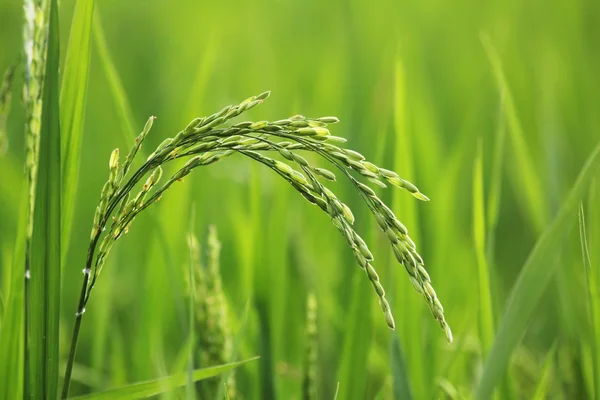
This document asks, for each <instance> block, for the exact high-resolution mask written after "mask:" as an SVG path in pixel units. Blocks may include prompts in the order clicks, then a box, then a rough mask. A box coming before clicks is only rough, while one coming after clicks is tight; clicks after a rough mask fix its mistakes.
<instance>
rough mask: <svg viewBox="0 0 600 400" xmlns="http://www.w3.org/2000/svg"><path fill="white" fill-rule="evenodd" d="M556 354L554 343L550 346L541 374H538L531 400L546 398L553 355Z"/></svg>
mask: <svg viewBox="0 0 600 400" xmlns="http://www.w3.org/2000/svg"><path fill="white" fill-rule="evenodd" d="M555 353H556V343H554V344H553V345H552V348H550V351H549V352H548V355H547V356H546V361H544V366H543V368H542V372H541V373H540V378H539V380H538V383H537V386H536V389H535V393H534V395H533V397H532V398H531V399H532V400H544V399H546V398H547V393H548V384H549V380H550V376H551V374H550V373H551V371H552V365H553V361H554V354H555Z"/></svg>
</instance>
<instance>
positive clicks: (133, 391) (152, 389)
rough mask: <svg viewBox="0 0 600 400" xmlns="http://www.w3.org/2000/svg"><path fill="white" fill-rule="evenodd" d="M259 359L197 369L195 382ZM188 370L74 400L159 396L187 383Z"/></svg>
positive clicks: (194, 376)
mask: <svg viewBox="0 0 600 400" xmlns="http://www.w3.org/2000/svg"><path fill="white" fill-rule="evenodd" d="M256 359H258V357H254V358H249V359H247V360H244V361H239V362H235V363H230V364H224V365H219V366H216V367H210V368H202V369H197V370H195V371H194V372H193V379H194V382H197V381H200V380H203V379H207V378H212V377H213V376H217V375H219V374H222V373H224V372H227V371H229V370H232V369H234V368H237V367H239V366H240V365H243V364H245V363H247V362H250V361H253V360H256ZM187 374H188V373H187V372H181V373H179V374H175V375H171V376H169V377H166V378H158V379H153V380H150V381H146V382H139V383H134V384H132V385H128V386H123V387H120V388H116V389H110V390H107V391H104V392H100V393H93V394H89V395H85V396H80V397H75V398H74V400H83V399H86V400H102V399H110V400H119V399H123V400H126V399H127V400H131V399H144V398H147V397H151V396H157V395H159V394H161V393H164V392H165V391H167V390H172V389H175V388H178V387H181V386H183V385H185V384H186V381H187Z"/></svg>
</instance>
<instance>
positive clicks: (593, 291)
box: [579, 185, 600, 399]
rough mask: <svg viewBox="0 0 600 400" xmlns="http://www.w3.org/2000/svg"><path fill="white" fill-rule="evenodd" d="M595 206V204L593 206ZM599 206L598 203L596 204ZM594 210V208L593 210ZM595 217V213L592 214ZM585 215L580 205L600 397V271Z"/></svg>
mask: <svg viewBox="0 0 600 400" xmlns="http://www.w3.org/2000/svg"><path fill="white" fill-rule="evenodd" d="M595 191H596V188H595V185H593V186H592V189H591V190H590V200H591V201H590V202H589V203H590V205H592V204H595V203H594V202H593V201H594V197H595V194H596V193H595ZM592 207H593V206H592ZM596 207H597V205H596ZM593 211H594V210H592V212H593ZM592 217H593V215H592ZM585 220H586V218H585V215H584V211H583V205H580V207H579V239H580V241H581V253H582V256H583V267H584V270H585V277H586V283H587V295H588V303H589V304H588V306H589V313H590V324H591V331H592V338H591V343H590V347H591V350H592V351H591V353H592V371H593V373H592V376H593V383H594V396H593V397H594V398H596V399H600V350H599V347H600V338H599V337H598V335H600V297H599V296H598V279H597V276H598V272H597V271H596V270H595V269H594V267H593V265H592V258H591V256H590V251H589V246H588V236H587V233H586V226H585V225H586V223H585ZM591 221H592V224H594V223H596V224H597V223H598V220H595V219H591Z"/></svg>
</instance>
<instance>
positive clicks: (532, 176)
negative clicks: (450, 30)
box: [481, 35, 548, 231]
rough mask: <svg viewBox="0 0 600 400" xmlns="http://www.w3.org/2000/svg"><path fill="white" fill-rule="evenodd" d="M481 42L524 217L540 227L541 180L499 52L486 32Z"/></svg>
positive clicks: (543, 205)
mask: <svg viewBox="0 0 600 400" xmlns="http://www.w3.org/2000/svg"><path fill="white" fill-rule="evenodd" d="M481 43H482V44H483V47H484V49H485V52H486V55H487V57H488V59H489V61H490V64H491V66H492V72H493V73H494V76H495V78H496V81H497V85H498V89H499V90H500V93H501V94H502V98H503V99H504V106H503V108H502V110H503V111H504V117H505V118H506V122H507V125H508V132H509V136H510V139H511V142H512V148H513V154H514V156H515V158H516V159H515V163H514V166H515V167H516V168H515V171H514V173H512V174H511V176H512V177H513V178H514V179H515V180H516V182H515V184H516V185H517V188H518V193H519V196H518V197H519V199H520V200H521V201H523V202H524V206H525V207H526V209H527V212H528V217H530V218H531V222H532V223H533V225H534V226H535V227H536V228H537V230H538V231H541V230H542V229H543V227H544V226H545V223H546V221H547V218H548V209H547V203H546V201H545V199H544V191H543V190H542V186H541V182H542V181H541V180H540V179H539V176H538V174H537V172H536V170H535V167H534V165H533V162H532V160H533V158H532V157H531V154H530V152H529V149H528V148H527V143H526V142H525V135H524V133H523V128H522V126H521V122H520V121H519V117H518V116H517V109H516V106H515V102H514V99H513V96H512V93H511V91H510V88H509V86H508V82H507V80H506V76H505V75H504V70H503V69H502V62H501V60H500V56H499V55H498V53H497V52H496V49H495V48H494V46H493V45H492V42H491V40H490V38H489V37H488V36H487V35H482V36H481Z"/></svg>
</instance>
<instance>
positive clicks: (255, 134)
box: [70, 92, 452, 361]
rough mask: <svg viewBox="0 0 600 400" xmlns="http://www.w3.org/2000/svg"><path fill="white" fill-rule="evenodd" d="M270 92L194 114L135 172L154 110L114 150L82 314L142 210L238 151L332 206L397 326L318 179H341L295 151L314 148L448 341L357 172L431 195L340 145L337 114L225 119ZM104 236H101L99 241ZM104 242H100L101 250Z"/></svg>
mask: <svg viewBox="0 0 600 400" xmlns="http://www.w3.org/2000/svg"><path fill="white" fill-rule="evenodd" d="M268 95H269V93H268V92H265V93H263V94H261V95H258V96H253V97H250V98H248V99H246V100H245V101H243V102H242V103H240V104H238V105H235V106H228V107H225V108H223V109H222V110H221V111H219V112H217V113H215V114H213V115H211V116H209V117H204V118H195V119H194V120H192V121H191V122H190V123H189V124H188V125H187V126H186V127H185V128H184V129H183V130H181V131H180V132H179V133H177V134H176V135H175V136H174V137H173V138H167V139H165V140H164V141H163V142H162V143H161V144H160V145H159V146H158V147H157V148H156V149H155V150H154V152H152V153H151V154H150V156H148V158H147V159H146V160H145V161H144V162H143V164H142V165H141V167H139V168H138V169H137V170H135V172H133V173H131V172H130V169H131V168H130V167H131V165H132V162H133V160H134V158H135V155H136V153H137V150H138V149H139V146H140V145H141V142H142V141H143V139H144V138H145V137H146V135H147V134H148V132H149V130H150V128H151V126H152V123H153V121H154V118H153V117H152V118H150V120H149V121H148V122H147V124H146V126H145V127H144V130H143V131H142V134H140V136H138V139H136V142H135V143H134V145H133V148H132V149H131V150H130V152H129V155H128V156H127V157H126V159H125V162H124V163H123V166H122V167H119V163H118V158H119V157H118V150H115V151H114V152H113V154H112V155H111V159H110V162H109V167H110V168H109V179H108V182H107V183H106V184H105V187H104V188H103V190H102V192H101V197H100V204H99V206H98V208H97V210H96V215H95V217H94V226H93V229H92V236H91V242H90V247H89V251H88V258H87V260H86V268H85V269H84V272H85V273H86V274H89V277H90V278H91V279H90V281H89V282H88V281H87V280H86V279H84V283H83V285H84V287H83V290H82V293H83V296H84V297H83V299H84V301H82V302H81V303H80V304H81V307H80V308H79V309H78V312H77V315H78V316H80V315H81V314H82V313H83V311H84V310H85V304H86V303H87V301H88V300H89V297H90V294H91V291H92V289H93V287H94V284H95V282H96V279H97V278H98V276H99V274H100V272H101V270H102V265H103V263H104V260H105V259H106V257H107V255H108V252H109V250H110V248H111V247H112V245H113V244H114V243H115V242H116V241H117V240H118V239H119V238H120V237H121V236H122V235H123V233H126V232H127V231H128V229H129V227H130V225H131V223H132V222H133V220H134V219H135V217H136V216H137V215H138V214H139V213H140V212H142V211H143V210H144V209H146V208H147V207H148V206H150V205H151V204H153V203H155V202H156V201H158V200H159V199H160V198H161V196H162V195H163V194H164V192H165V191H166V190H167V189H169V188H170V187H171V185H173V184H174V183H175V182H178V181H181V180H182V179H183V178H184V177H185V176H186V175H188V174H189V173H190V172H191V171H192V170H193V169H195V168H197V167H200V166H205V165H209V164H212V163H215V162H217V161H219V160H221V159H223V158H226V157H229V156H231V155H233V154H241V155H243V156H245V157H248V158H251V159H252V160H254V161H258V162H259V163H261V164H263V165H265V166H266V167H268V168H270V169H271V170H273V171H274V172H275V173H277V174H278V175H279V176H280V177H282V178H283V179H285V180H286V181H287V182H288V183H289V184H290V185H291V186H292V187H293V188H294V189H296V190H297V191H298V192H299V193H300V194H301V195H302V196H303V197H304V198H305V199H306V200H308V201H309V202H310V203H312V204H315V205H317V206H319V208H321V210H323V211H324V212H325V213H327V214H328V216H329V217H330V218H331V220H332V223H333V225H334V226H335V227H336V228H337V229H338V231H340V233H341V234H342V235H343V236H344V238H345V239H346V242H347V243H348V245H349V247H350V248H351V250H352V251H353V254H354V256H355V258H356V260H357V262H358V264H359V266H360V267H361V269H363V270H364V271H365V272H366V274H367V276H368V278H369V280H370V281H371V284H372V285H373V288H374V290H375V292H376V294H377V296H378V298H379V304H380V307H381V309H382V312H383V314H384V317H385V321H386V324H387V325H388V326H389V327H390V328H392V329H393V328H394V319H393V316H392V313H391V310H390V306H389V303H388V302H387V300H386V298H385V291H384V289H383V286H382V285H381V282H380V281H379V276H378V274H377V272H376V270H375V268H374V267H373V260H374V257H373V255H372V253H371V251H370V250H369V248H368V246H367V244H366V243H365V241H364V240H363V239H362V238H361V237H360V235H359V234H358V233H357V232H356V231H355V230H354V228H353V227H352V225H353V222H354V216H353V215H352V211H351V210H350V208H349V207H348V206H346V205H345V204H344V203H342V202H341V201H340V200H338V198H337V197H336V195H335V194H334V193H333V192H332V191H331V190H329V189H328V188H327V187H325V186H324V185H323V184H322V183H321V182H320V181H319V179H318V178H321V179H324V180H326V181H335V180H336V175H335V174H334V173H333V172H332V171H330V170H328V169H325V168H321V167H316V166H314V165H312V164H311V163H310V162H309V161H308V160H306V159H305V158H304V157H302V156H300V155H299V154H298V153H297V151H307V152H311V153H315V154H317V155H319V156H320V157H322V158H323V159H325V160H326V161H328V162H329V163H331V164H332V165H333V166H334V167H335V168H336V169H338V170H339V171H341V173H342V174H343V175H344V176H346V177H347V178H348V179H349V180H350V182H351V183H352V185H353V186H354V188H355V189H356V191H357V192H358V194H359V196H360V197H361V198H362V199H363V201H364V202H365V203H366V204H367V206H368V208H369V210H370V211H371V213H372V214H373V216H374V217H375V220H376V221H377V224H378V225H379V227H380V228H381V229H382V230H383V231H384V232H385V234H386V236H387V238H388V240H389V242H390V244H391V246H392V249H393V252H394V255H395V256H396V258H397V260H398V262H399V263H401V264H402V265H403V266H404V267H405V269H406V271H407V272H408V275H409V279H410V280H411V282H412V283H413V284H414V286H415V288H416V290H417V291H418V292H419V293H420V294H422V295H423V297H424V298H425V300H426V301H427V304H428V305H429V307H430V310H431V312H432V314H433V316H434V318H435V319H436V320H437V321H438V322H439V323H440V325H441V327H442V329H443V330H444V332H445V334H446V338H447V339H448V341H452V333H451V331H450V328H449V326H448V324H447V323H446V320H445V318H444V312H443V307H442V305H441V303H440V301H439V299H438V298H437V295H436V292H435V291H434V289H433V287H432V285H431V279H430V277H429V275H428V273H427V271H426V269H425V267H424V263H423V260H422V258H421V256H420V255H419V254H418V252H417V251H416V246H415V243H414V242H413V241H412V240H411V238H410V237H409V235H408V231H407V229H406V227H404V225H403V224H402V223H401V222H400V221H399V220H398V219H397V218H396V216H395V214H394V213H393V211H392V210H391V209H390V208H389V207H388V206H386V205H385V203H384V202H383V201H382V200H381V199H380V198H379V197H378V196H377V194H376V193H375V191H374V190H373V189H371V188H370V187H369V186H367V185H366V184H364V183H362V182H360V181H359V180H358V179H357V178H358V177H361V178H365V179H367V180H368V181H370V182H372V183H374V184H376V185H378V186H381V187H386V184H391V185H392V186H395V187H398V188H401V189H404V190H406V191H408V192H409V193H410V194H412V195H413V196H414V197H416V198H417V199H419V200H425V201H427V200H429V199H428V198H427V197H426V196H425V195H423V194H422V193H421V192H420V191H419V189H418V188H417V187H416V186H415V185H413V184H412V183H410V182H408V181H406V180H404V179H402V178H400V177H399V176H398V175H397V174H396V173H395V172H393V171H389V170H387V169H384V168H381V167H378V166H376V165H375V164H373V163H370V162H369V161H367V160H366V159H365V157H363V156H362V155H361V154H360V153H358V152H356V151H354V150H351V149H346V148H343V147H340V146H339V145H340V144H343V143H344V142H345V140H344V139H343V138H339V137H335V136H331V134H330V132H329V129H328V128H327V126H328V124H332V123H336V122H338V120H337V118H335V117H322V118H314V119H311V118H306V117H303V116H301V115H296V116H293V117H290V118H287V119H283V120H278V121H274V122H268V121H258V122H239V123H236V124H234V125H232V126H224V125H223V124H224V123H225V122H227V121H228V120H230V119H231V118H234V117H236V116H238V115H239V114H241V113H242V112H244V111H246V110H248V109H250V108H252V107H254V106H256V105H257V104H260V103H262V101H263V100H265V99H266V98H267V97H268ZM263 152H271V153H277V154H279V155H280V156H281V157H282V158H283V159H284V160H286V161H289V162H290V163H292V164H295V165H298V166H299V168H297V169H294V168H293V167H292V166H291V165H290V164H288V163H287V162H285V161H279V160H276V159H274V158H271V157H267V156H265V155H264V154H262V153H263ZM184 157H185V158H188V161H187V162H186V164H185V165H184V166H183V167H181V168H180V169H179V170H178V171H176V172H175V173H174V174H173V175H172V176H171V177H170V178H169V179H167V180H166V181H165V182H164V183H162V185H158V183H159V180H160V178H161V176H162V170H161V166H163V165H164V164H166V163H168V162H169V161H171V160H175V159H180V158H184ZM146 176H148V177H147V178H146V183H145V184H144V185H143V186H142V189H141V190H140V191H139V192H138V193H137V195H136V196H133V194H132V193H133V190H134V189H135V187H136V185H137V184H138V183H139V182H141V181H142V179H144V177H146ZM115 211H117V212H115ZM110 218H112V223H111V226H110V229H108V230H107V232H105V230H106V228H107V224H108V221H109V219H110ZM102 236H103V238H102ZM101 238H102V241H100V239H101ZM99 242H100V248H99V249H98V252H97V254H96V247H97V245H98V243H99ZM92 268H93V269H92ZM70 361H71V360H70Z"/></svg>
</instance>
